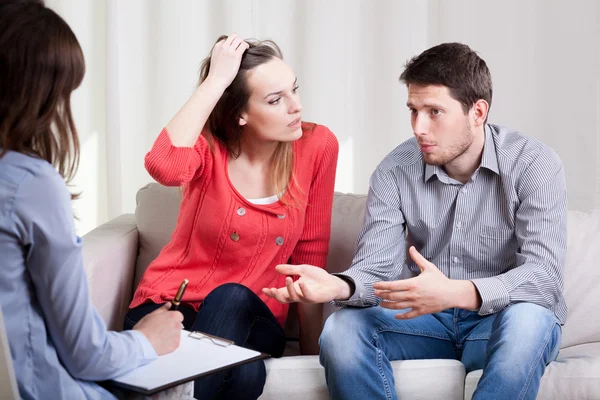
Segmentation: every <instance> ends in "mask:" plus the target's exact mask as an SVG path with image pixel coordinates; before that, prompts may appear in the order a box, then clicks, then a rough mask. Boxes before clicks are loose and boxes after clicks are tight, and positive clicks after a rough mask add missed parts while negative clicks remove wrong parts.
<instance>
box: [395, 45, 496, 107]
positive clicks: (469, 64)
mask: <svg viewBox="0 0 600 400" xmlns="http://www.w3.org/2000/svg"><path fill="white" fill-rule="evenodd" d="M400 81H401V82H404V83H405V84H406V85H407V86H408V85H409V84H411V83H413V84H416V85H443V86H446V87H447V88H448V89H449V91H450V95H451V96H452V97H453V98H454V99H456V100H457V101H459V102H460V103H461V104H462V108H463V110H464V112H465V114H466V113H467V112H468V111H469V110H470V109H471V107H472V106H473V104H475V102H477V101H478V100H480V99H483V100H485V101H487V103H488V104H489V105H490V107H491V105H492V76H491V74H490V71H489V69H488V67H487V65H486V63H485V61H483V59H481V57H479V56H478V55H477V53H476V52H475V51H473V50H471V48H470V47H469V46H467V45H465V44H462V43H442V44H440V45H437V46H435V47H432V48H430V49H428V50H425V51H424V52H423V53H421V54H419V55H418V56H415V57H413V58H412V59H410V60H409V61H408V62H407V63H406V66H405V69H404V72H402V75H400Z"/></svg>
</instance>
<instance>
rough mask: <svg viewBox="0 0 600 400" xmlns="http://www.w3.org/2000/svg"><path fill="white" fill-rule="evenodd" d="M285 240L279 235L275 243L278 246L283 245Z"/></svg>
mask: <svg viewBox="0 0 600 400" xmlns="http://www.w3.org/2000/svg"><path fill="white" fill-rule="evenodd" d="M283 242H284V240H283V238H282V237H281V236H277V238H276V239H275V243H277V246H281V245H282V244H283Z"/></svg>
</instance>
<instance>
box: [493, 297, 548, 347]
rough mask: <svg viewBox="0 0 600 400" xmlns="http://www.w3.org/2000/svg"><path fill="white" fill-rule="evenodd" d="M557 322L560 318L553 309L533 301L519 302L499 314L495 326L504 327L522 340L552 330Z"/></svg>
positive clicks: (505, 330)
mask: <svg viewBox="0 0 600 400" xmlns="http://www.w3.org/2000/svg"><path fill="white" fill-rule="evenodd" d="M557 324H558V320H557V319H556V316H555V315H554V313H553V312H552V311H551V310H549V309H547V308H545V307H542V306H539V305H537V304H533V303H517V304H514V305H512V306H510V307H507V308H505V309H504V310H503V311H501V312H500V313H499V314H498V316H497V317H496V320H495V322H494V328H495V329H497V328H502V330H503V331H504V332H505V334H507V335H510V336H513V337H519V338H520V339H521V340H522V339H523V338H524V337H531V338H535V337H539V336H540V335H541V334H543V333H544V332H550V331H552V329H554V327H555V326H556V325H557Z"/></svg>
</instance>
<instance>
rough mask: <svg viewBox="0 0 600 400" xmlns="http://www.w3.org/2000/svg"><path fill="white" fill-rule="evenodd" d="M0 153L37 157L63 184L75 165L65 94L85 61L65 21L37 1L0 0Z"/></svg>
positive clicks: (72, 129)
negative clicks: (56, 171)
mask: <svg viewBox="0 0 600 400" xmlns="http://www.w3.org/2000/svg"><path fill="white" fill-rule="evenodd" d="M0 27H2V28H1V29H0V157H2V156H3V155H4V154H5V153H6V151H8V150H12V151H16V152H19V153H23V154H27V155H30V156H33V157H38V158H41V159H43V160H46V161H48V162H49V163H51V164H52V165H54V166H55V167H56V169H57V170H58V172H59V173H60V175H61V176H62V177H63V178H64V179H65V180H66V181H67V182H69V181H70V180H71V179H72V178H73V175H74V174H75V172H76V170H77V165H78V163H79V140H78V137H77V131H76V129H75V124H74V122H73V116H72V113H71V92H72V91H73V90H75V89H76V88H77V87H78V86H79V85H80V84H81V81H82V80H83V75H84V73H85V63H84V59H83V52H82V51H81V47H80V46H79V42H78V41H77V38H76V37H75V34H73V31H71V28H69V26H68V25H67V23H66V22H65V21H64V20H63V19H62V18H61V17H60V16H58V15H57V14H56V13H55V12H54V11H52V10H50V9H49V8H46V7H45V6H44V4H43V2H42V1H7V0H0Z"/></svg>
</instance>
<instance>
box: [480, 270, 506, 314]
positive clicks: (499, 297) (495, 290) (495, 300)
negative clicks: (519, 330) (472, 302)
mask: <svg viewBox="0 0 600 400" xmlns="http://www.w3.org/2000/svg"><path fill="white" fill-rule="evenodd" d="M471 282H473V284H474V285H475V287H476V288H477V291H478V292H479V296H481V307H480V308H479V315H482V316H483V315H490V314H494V313H497V312H499V311H502V310H504V309H505V308H506V307H507V306H508V305H509V304H510V294H509V293H508V290H506V287H505V286H504V283H503V282H502V281H501V280H500V279H499V278H498V277H490V278H480V279H471Z"/></svg>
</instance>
